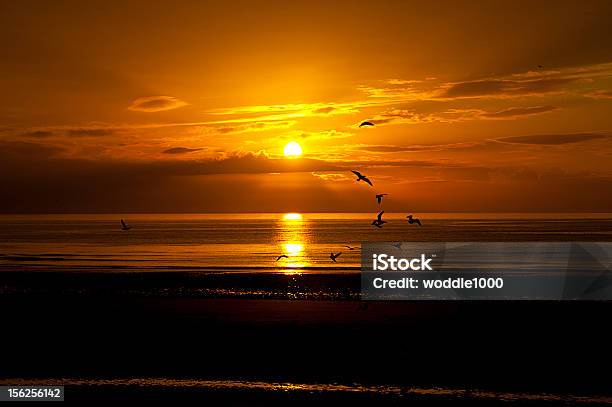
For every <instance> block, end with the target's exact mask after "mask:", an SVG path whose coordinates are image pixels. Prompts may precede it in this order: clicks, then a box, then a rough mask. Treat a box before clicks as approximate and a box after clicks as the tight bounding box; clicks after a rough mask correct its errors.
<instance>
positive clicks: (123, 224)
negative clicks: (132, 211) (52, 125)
mask: <svg viewBox="0 0 612 407" xmlns="http://www.w3.org/2000/svg"><path fill="white" fill-rule="evenodd" d="M130 229H132V227H131V226H130V225H128V224H127V223H125V221H124V220H123V219H121V230H130Z"/></svg>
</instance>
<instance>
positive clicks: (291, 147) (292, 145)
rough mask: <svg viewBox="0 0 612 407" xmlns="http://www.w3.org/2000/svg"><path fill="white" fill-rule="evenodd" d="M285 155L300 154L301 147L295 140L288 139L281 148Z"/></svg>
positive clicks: (296, 155) (293, 155)
mask: <svg viewBox="0 0 612 407" xmlns="http://www.w3.org/2000/svg"><path fill="white" fill-rule="evenodd" d="M283 152H284V154H285V157H299V156H301V155H302V147H300V145H299V144H298V143H296V142H295V141H290V142H289V143H287V145H285V149H284V150H283Z"/></svg>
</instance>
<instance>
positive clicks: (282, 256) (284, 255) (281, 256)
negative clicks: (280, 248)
mask: <svg viewBox="0 0 612 407" xmlns="http://www.w3.org/2000/svg"><path fill="white" fill-rule="evenodd" d="M282 258H285V259H288V258H289V256H287V255H286V254H281V255H280V256H278V257H277V258H276V261H279V260H280V259H282Z"/></svg>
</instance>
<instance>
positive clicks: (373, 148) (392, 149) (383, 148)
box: [354, 142, 484, 153]
mask: <svg viewBox="0 0 612 407" xmlns="http://www.w3.org/2000/svg"><path fill="white" fill-rule="evenodd" d="M483 143H484V142H482V143H476V142H474V143H453V144H431V145H412V146H396V145H390V144H377V145H361V146H356V147H355V148H354V149H356V150H361V151H370V152H373V153H402V152H415V151H444V150H459V149H467V148H472V147H475V146H478V145H481V144H483Z"/></svg>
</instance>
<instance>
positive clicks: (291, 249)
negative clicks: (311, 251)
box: [283, 242, 304, 257]
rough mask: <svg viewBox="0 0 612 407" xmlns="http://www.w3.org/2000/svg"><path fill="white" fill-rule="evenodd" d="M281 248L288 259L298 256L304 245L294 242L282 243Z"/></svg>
mask: <svg viewBox="0 0 612 407" xmlns="http://www.w3.org/2000/svg"><path fill="white" fill-rule="evenodd" d="M283 248H284V249H285V250H284V253H285V254H286V255H287V256H289V257H291V256H299V255H300V254H302V251H304V245H303V244H301V243H296V242H292V243H284V244H283Z"/></svg>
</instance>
